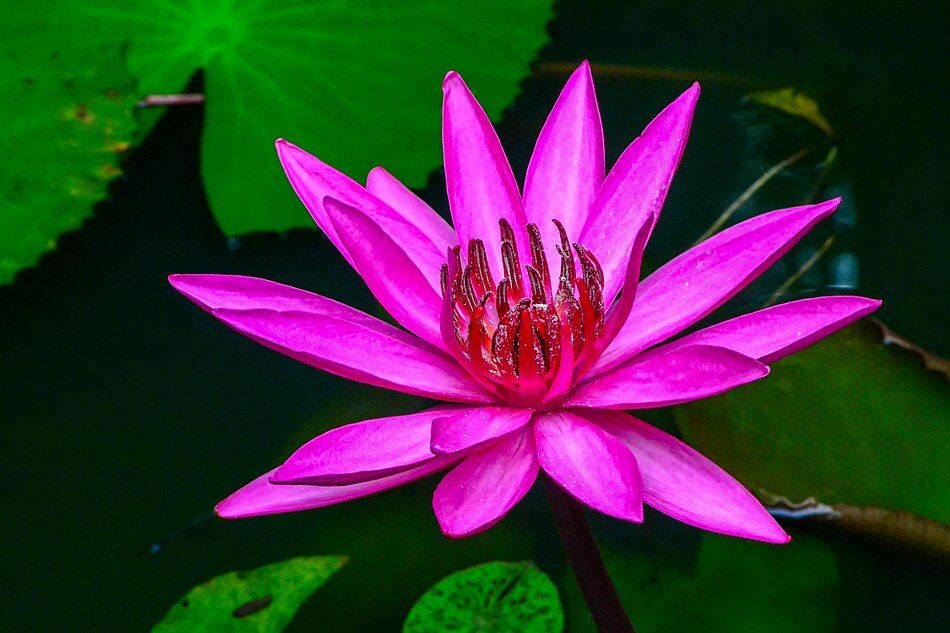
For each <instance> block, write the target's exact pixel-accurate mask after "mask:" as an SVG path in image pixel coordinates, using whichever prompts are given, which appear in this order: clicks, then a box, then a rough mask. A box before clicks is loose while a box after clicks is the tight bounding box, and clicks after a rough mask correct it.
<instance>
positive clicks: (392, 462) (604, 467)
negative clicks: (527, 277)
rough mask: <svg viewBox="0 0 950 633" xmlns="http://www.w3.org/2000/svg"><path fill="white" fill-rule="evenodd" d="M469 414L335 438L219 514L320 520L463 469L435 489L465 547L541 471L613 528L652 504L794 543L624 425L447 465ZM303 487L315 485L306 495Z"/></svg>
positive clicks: (513, 438)
mask: <svg viewBox="0 0 950 633" xmlns="http://www.w3.org/2000/svg"><path fill="white" fill-rule="evenodd" d="M472 411H473V409H466V408H459V407H444V408H443V407H440V408H436V409H431V410H429V411H425V412H422V413H418V414H414V415H408V416H400V417H395V418H381V419H378V420H367V421H365V422H359V423H356V424H351V425H347V426H345V427H341V428H339V429H334V430H332V431H329V432H327V433H325V434H323V435H321V436H320V437H318V438H316V439H315V440H313V441H311V442H309V443H308V444H307V445H305V446H304V447H303V448H301V449H300V450H298V451H297V452H296V453H295V454H294V455H293V456H292V457H291V458H290V459H289V460H288V461H287V462H286V463H285V464H284V465H283V466H281V467H280V468H279V469H277V470H275V471H272V472H270V473H267V474H266V475H264V476H262V477H259V478H258V479H256V480H254V481H253V482H251V483H250V484H248V485H247V486H245V487H244V488H242V489H241V490H239V491H237V492H235V493H234V494H232V495H231V496H230V497H228V498H227V499H226V500H224V501H223V502H222V503H220V504H219V505H218V507H217V508H216V510H217V512H218V514H219V515H221V516H223V517H226V518H235V517H244V516H256V515H262V514H272V513H277V512H292V511H296V510H306V509H311V508H317V507H322V506H326V505H331V504H334V503H340V502H343V501H348V500H351V499H355V498H358V497H363V496H366V495H370V494H374V493H376V492H380V491H382V490H386V489H388V488H392V487H395V486H398V485H401V484H404V483H409V482H411V481H414V480H415V479H418V478H420V477H423V476H426V475H429V474H431V473H434V472H437V471H439V470H442V469H444V468H447V467H450V466H452V465H453V464H457V465H456V466H455V468H454V469H453V470H452V471H451V472H450V473H449V474H448V475H447V476H446V477H445V478H444V479H443V480H442V482H441V483H440V484H439V486H438V488H437V489H436V492H435V495H434V497H433V509H434V510H435V514H436V517H437V518H438V520H439V524H440V526H441V527H442V530H443V532H445V534H446V535H448V536H450V537H455V538H458V537H464V536H469V535H472V534H475V533H477V532H481V531H483V530H486V529H488V528H489V527H491V526H492V525H494V524H495V523H497V522H498V521H499V520H500V519H501V518H502V517H503V516H504V515H505V514H507V512H508V511H509V510H510V509H511V508H512V507H514V505H515V504H516V503H517V502H518V501H519V500H520V499H521V498H522V497H523V496H524V495H525V494H526V493H527V492H528V490H529V489H530V488H531V486H532V484H533V483H534V481H535V479H536V477H537V474H538V471H539V468H544V470H545V472H546V473H547V474H548V475H549V476H550V477H551V478H552V479H553V480H554V481H555V482H556V483H557V484H558V485H559V486H561V487H562V488H563V489H564V490H566V491H567V492H568V493H569V494H571V495H572V496H574V497H575V498H577V499H578V500H580V501H581V502H583V503H584V504H586V505H588V506H590V507H592V508H594V509H596V510H598V511H600V512H604V513H606V514H609V515H611V516H615V517H618V518H622V519H625V520H628V521H634V522H639V521H641V520H642V518H643V514H642V503H643V502H644V501H645V502H646V503H648V504H650V505H651V506H653V507H655V508H656V509H658V510H660V511H661V512H664V513H666V514H669V515H671V516H673V517H674V518H677V519H679V520H681V521H684V522H686V523H689V524H691V525H695V526H697V527H701V528H703V529H707V530H711V531H715V532H722V533H725V534H732V535H734V536H741V537H744V538H752V539H758V540H764V541H770V542H776V543H781V542H785V541H787V540H788V536H787V535H786V534H785V533H784V532H783V531H782V530H781V528H779V527H778V525H777V524H776V523H775V521H774V520H773V519H772V517H771V516H769V515H768V513H767V512H766V511H765V510H764V509H763V508H762V506H761V505H760V504H759V503H758V501H756V500H755V498H754V497H753V496H752V495H751V494H749V492H748V491H747V490H746V489H745V488H743V487H742V485H741V484H739V483H738V482H736V481H735V480H734V479H733V478H732V477H730V476H729V475H727V474H726V473H725V472H724V471H722V469H720V468H719V467H717V466H716V465H715V464H713V463H712V462H710V461H709V460H707V459H706V458H704V457H703V456H702V455H700V454H699V453H697V452H696V451H694V450H693V449H691V448H690V447H688V446H686V445H685V444H683V443H682V442H681V441H679V440H677V439H675V438H673V437H672V436H670V435H667V434H666V433H663V432H662V431H660V430H659V429H656V428H654V427H652V426H650V425H648V424H646V423H645V422H642V421H640V420H637V419H636V418H633V417H631V416H629V415H626V414H624V413H619V412H611V411H590V410H576V411H572V410H560V411H554V412H549V413H544V414H539V415H537V416H536V417H535V421H534V424H533V425H531V426H522V427H521V429H520V430H515V431H513V432H509V433H507V434H505V435H503V436H500V437H498V438H497V439H496V440H495V441H493V442H491V443H488V444H485V445H481V447H477V448H475V449H474V450H472V449H469V450H466V451H460V452H458V453H455V454H452V455H446V456H436V455H432V454H430V453H429V452H428V451H427V450H426V447H427V446H428V445H429V433H428V425H429V424H430V423H431V421H432V420H433V419H435V418H436V417H437V416H452V415H455V416H456V417H457V418H458V419H464V417H465V415H467V414H469V413H471V412H472ZM496 413H499V414H505V413H509V414H512V413H514V412H513V411H507V412H506V411H504V410H497V411H496ZM460 460H461V461H460ZM364 478H366V479H365V480H363V479H364ZM303 482H309V483H310V484H311V485H300V484H301V483H303Z"/></svg>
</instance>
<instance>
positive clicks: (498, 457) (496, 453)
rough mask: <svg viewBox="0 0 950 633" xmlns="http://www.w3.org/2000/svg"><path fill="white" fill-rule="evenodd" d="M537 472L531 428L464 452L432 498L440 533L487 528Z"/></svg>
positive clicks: (525, 489) (460, 534)
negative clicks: (470, 451) (475, 449)
mask: <svg viewBox="0 0 950 633" xmlns="http://www.w3.org/2000/svg"><path fill="white" fill-rule="evenodd" d="M537 476H538V459H537V457H536V455H535V448H534V440H533V438H532V435H531V430H530V429H525V430H524V431H522V432H521V433H515V434H513V435H511V436H509V437H505V438H502V439H500V440H498V441H497V442H494V443H492V444H491V445H490V446H488V447H487V448H485V449H483V450H481V451H479V452H477V453H474V454H472V455H470V456H469V457H466V458H465V459H464V460H463V461H462V462H461V463H460V464H459V465H458V466H456V467H455V468H453V469H452V470H451V471H450V472H449V474H447V475H446V476H445V478H443V479H442V481H441V482H440V483H439V486H438V488H436V489H435V495H434V496H433V497H432V508H433V510H434V511H435V516H436V518H437V519H438V520H439V526H440V527H441V528H442V532H443V533H444V534H445V535H446V536H449V537H452V538H462V537H465V536H471V535H473V534H477V533H479V532H482V531H484V530H487V529H488V528H490V527H491V526H493V525H495V523H497V522H498V521H500V520H501V519H502V517H504V516H505V515H506V514H507V513H508V511H509V510H511V508H513V507H514V506H515V504H516V503H518V501H520V500H521V498H522V497H524V496H525V494H527V492H528V490H530V489H531V485H532V484H533V483H534V480H535V478H536V477H537Z"/></svg>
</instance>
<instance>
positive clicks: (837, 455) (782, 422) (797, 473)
mask: <svg viewBox="0 0 950 633" xmlns="http://www.w3.org/2000/svg"><path fill="white" fill-rule="evenodd" d="M890 340H891V344H886V340H885V332H883V331H882V329H881V326H880V325H878V324H877V323H875V322H873V321H870V320H865V321H861V322H859V323H857V324H855V325H853V326H851V327H849V328H847V329H846V330H844V331H842V332H839V333H837V334H835V335H833V336H832V337H830V338H828V339H827V340H825V341H823V342H822V343H819V344H817V345H815V346H813V347H811V348H809V349H807V350H804V351H802V352H799V353H798V354H795V355H794V356H791V357H789V358H787V359H785V360H782V361H780V362H779V363H776V364H775V366H774V368H773V370H772V373H771V375H770V376H769V377H768V378H766V379H765V380H762V381H760V382H758V383H755V384H752V385H748V386H745V387H742V388H740V389H737V390H735V391H732V392H730V393H728V394H725V395H722V396H719V397H716V398H712V399H709V400H704V401H701V402H696V403H693V404H691V405H687V406H684V407H680V408H678V409H677V411H676V420H677V424H678V425H679V427H680V429H681V430H682V432H683V434H684V436H685V438H686V439H687V441H689V442H690V443H691V444H692V445H693V446H695V447H696V448H697V449H699V450H700V451H701V452H703V453H704V454H705V455H707V456H709V457H710V458H711V459H713V460H715V461H716V462H717V463H718V464H720V465H721V466H723V467H724V468H725V469H726V470H728V471H729V472H731V473H732V474H733V475H735V476H737V477H738V478H739V479H741V480H742V481H743V482H744V483H745V484H746V485H748V486H749V487H750V488H752V489H754V490H759V491H763V492H766V493H768V494H774V495H781V496H784V497H787V498H790V499H792V500H802V499H805V498H807V497H816V498H817V499H819V500H820V501H822V502H825V503H838V502H842V503H848V504H851V505H858V506H873V507H881V508H888V509H894V510H905V511H908V512H913V513H916V514H920V515H922V516H925V517H928V518H931V519H934V520H937V521H942V522H944V523H950V471H948V470H947V467H946V458H947V455H948V454H950V389H948V385H947V379H946V376H945V375H944V374H943V373H941V372H939V371H934V370H932V369H929V368H928V367H927V366H926V364H925V358H923V357H922V356H921V355H920V353H919V352H917V351H914V350H910V349H907V348H906V347H905V346H902V345H898V344H896V343H895V342H894V339H890Z"/></svg>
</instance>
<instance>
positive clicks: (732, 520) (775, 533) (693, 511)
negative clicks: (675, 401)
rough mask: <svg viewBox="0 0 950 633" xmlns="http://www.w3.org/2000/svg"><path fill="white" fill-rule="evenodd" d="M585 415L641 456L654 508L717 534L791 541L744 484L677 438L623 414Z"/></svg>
mask: <svg viewBox="0 0 950 633" xmlns="http://www.w3.org/2000/svg"><path fill="white" fill-rule="evenodd" d="M581 415H583V416H584V417H586V418H587V419H589V420H591V421H592V422H594V423H595V424H597V425H598V426H600V428H602V429H604V430H605V431H607V432H608V433H610V434H611V435H613V436H614V437H616V438H617V439H619V440H620V441H622V442H623V443H624V444H625V445H626V446H627V447H628V448H629V449H630V450H631V451H633V454H634V455H636V457H637V464H638V465H639V467H640V472H641V473H642V475H643V500H644V501H645V502H646V503H647V504H648V505H650V506H652V507H654V508H656V509H657V510H659V511H660V512H663V513H664V514H668V515H670V516H671V517H673V518H674V519H678V520H679V521H682V522H683V523H688V524H689V525H694V526H696V527H698V528H702V529H704V530H709V531H711V532H719V533H720V534H729V535H731V536H739V537H742V538H748V539H754V540H757V541H766V542H768V543H787V542H788V541H789V540H790V537H789V536H788V535H787V534H786V533H785V531H784V530H782V528H781V527H779V525H778V523H776V522H775V519H773V518H772V517H771V515H769V513H768V512H767V511H766V510H765V508H763V507H762V504H761V503H759V502H758V500H757V499H756V498H755V497H754V496H752V494H750V493H749V491H748V490H746V489H745V487H743V486H742V484H740V483H739V482H738V481H736V480H735V479H733V478H732V477H731V476H729V474H728V473H726V472H725V471H724V470H723V469H721V468H719V466H717V465H716V464H714V463H712V462H711V461H709V460H708V459H706V458H705V457H703V456H702V455H700V454H699V453H698V452H696V451H695V450H693V449H692V448H690V447H689V446H687V445H686V444H684V443H683V442H681V441H680V440H678V439H676V438H675V437H673V436H671V435H668V434H666V433H664V432H663V431H661V430H659V429H657V428H655V427H653V426H650V425H649V424H647V423H646V422H643V421H642V420H638V419H637V418H635V417H633V416H630V415H627V414H625V413H620V412H619V411H585V412H583V413H582V414H581Z"/></svg>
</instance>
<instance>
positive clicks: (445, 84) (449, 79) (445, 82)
mask: <svg viewBox="0 0 950 633" xmlns="http://www.w3.org/2000/svg"><path fill="white" fill-rule="evenodd" d="M457 86H465V81H464V80H463V79H462V75H460V74H458V72H457V71H455V70H450V71H449V72H447V73H445V78H443V79H442V92H444V93H446V94H448V92H449V90H450V89H452V88H454V87H457Z"/></svg>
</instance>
